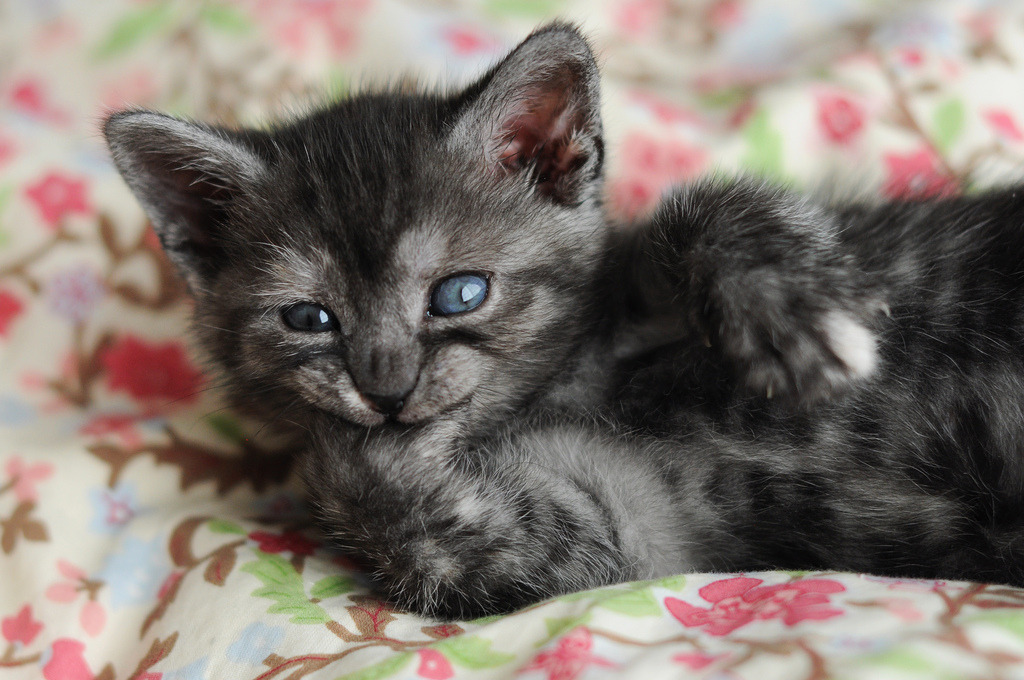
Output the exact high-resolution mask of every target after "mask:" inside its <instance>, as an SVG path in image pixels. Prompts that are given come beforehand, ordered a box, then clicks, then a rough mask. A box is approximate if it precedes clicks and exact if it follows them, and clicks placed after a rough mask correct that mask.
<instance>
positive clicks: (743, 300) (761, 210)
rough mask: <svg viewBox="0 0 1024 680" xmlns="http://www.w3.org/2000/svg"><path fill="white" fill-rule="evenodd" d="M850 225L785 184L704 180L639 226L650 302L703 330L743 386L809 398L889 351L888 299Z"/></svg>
mask: <svg viewBox="0 0 1024 680" xmlns="http://www.w3.org/2000/svg"><path fill="white" fill-rule="evenodd" d="M840 228H841V226H840V225H839V224H838V223H837V220H836V218H835V217H834V216H833V215H831V214H830V213H828V212H827V211H826V210H824V209H822V208H818V207H816V206H813V205H811V204H809V203H807V202H805V201H803V200H801V199H800V198H798V197H795V196H793V195H790V194H787V193H786V192H784V191H781V190H779V189H774V188H770V187H766V186H762V185H757V184H754V183H749V182H735V183H731V184H725V183H720V182H705V183H701V184H697V185H693V186H690V187H685V188H681V189H678V190H677V191H676V192H675V193H674V194H672V195H670V196H669V197H667V198H666V199H665V200H664V201H663V203H662V204H661V206H660V207H659V209H658V210H657V212H656V214H655V216H654V218H653V219H652V221H651V222H650V223H649V224H648V225H646V226H645V227H644V228H643V229H642V231H641V232H640V233H639V235H638V239H637V246H636V253H637V256H636V258H635V260H634V270H635V272H636V275H635V277H634V278H635V280H636V281H637V284H636V285H637V288H638V289H639V290H641V291H642V292H643V293H644V298H645V300H646V303H647V306H648V308H649V310H650V312H651V313H653V314H661V315H666V314H669V315H675V317H676V318H680V319H682V321H683V322H684V323H686V324H688V325H689V326H690V327H691V329H696V330H697V332H698V333H700V334H702V336H703V337H702V338H701V339H702V340H704V341H705V342H706V343H707V344H709V345H710V346H711V347H712V351H715V352H718V353H719V355H720V357H721V359H722V360H723V361H724V363H725V364H726V366H727V368H728V369H729V370H731V372H732V373H733V374H734V375H735V377H736V379H737V380H738V382H739V383H740V384H741V385H742V386H744V387H746V388H747V389H749V390H750V391H751V392H754V393H757V394H762V395H766V396H768V397H769V398H771V397H776V398H781V399H787V400H791V401H794V402H798V403H801V404H810V403H813V402H815V401H818V400H821V399H827V398H829V397H831V396H832V395H835V394H837V393H839V392H841V391H843V390H844V389H845V388H847V387H848V386H850V385H851V384H854V383H856V382H857V381H860V380H863V379H865V378H867V377H869V376H870V375H872V373H873V372H874V370H875V367H876V364H877V362H878V357H877V349H876V343H877V341H876V335H875V330H874V329H875V327H876V324H877V323H878V317H879V316H880V315H881V312H884V311H885V309H886V307H885V305H884V303H883V302H882V301H881V298H880V297H879V294H878V293H877V292H875V291H872V290H870V288H869V285H868V282H866V281H865V280H864V277H863V275H862V274H861V273H860V272H859V270H858V268H857V266H856V263H855V262H854V261H853V259H852V258H850V257H848V256H847V255H845V254H844V253H843V252H842V244H841V242H840V239H839V230H840Z"/></svg>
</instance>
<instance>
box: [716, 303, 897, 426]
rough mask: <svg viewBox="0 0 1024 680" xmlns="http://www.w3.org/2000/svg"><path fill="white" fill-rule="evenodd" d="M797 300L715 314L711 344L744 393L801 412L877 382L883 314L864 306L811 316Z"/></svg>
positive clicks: (881, 307) (878, 307)
mask: <svg viewBox="0 0 1024 680" xmlns="http://www.w3.org/2000/svg"><path fill="white" fill-rule="evenodd" d="M800 297H801V296H797V299H796V300H794V301H792V304H778V305H773V304H766V303H765V302H766V301H765V300H756V299H755V300H752V301H751V304H749V305H746V306H737V305H735V304H731V305H730V306H729V308H728V309H727V310H720V311H719V314H718V315H717V316H718V319H717V321H718V323H713V324H712V332H711V334H710V335H711V338H710V339H711V344H712V345H713V346H714V345H717V349H718V351H719V352H720V353H721V354H722V356H723V358H724V359H725V361H726V363H727V364H728V365H729V366H730V367H731V368H732V370H733V371H734V373H735V376H736V378H737V381H738V382H739V384H740V385H741V386H742V387H743V388H744V389H745V390H746V391H748V392H750V393H751V394H756V395H762V396H764V397H767V398H768V399H774V400H777V401H780V402H783V403H788V404H792V405H797V406H801V407H806V406H811V405H813V404H816V403H819V402H821V401H825V400H828V399H831V398H834V397H837V396H839V395H841V394H842V393H844V392H846V391H847V390H849V389H850V388H852V387H854V386H855V385H856V384H857V383H859V382H863V381H865V380H867V379H868V378H870V377H871V376H872V375H874V373H875V371H876V369H877V367H878V363H879V356H878V338H877V335H876V333H875V331H874V330H872V327H873V325H874V323H873V317H875V316H876V315H877V314H880V313H883V312H884V311H885V308H884V305H880V304H878V303H864V304H862V305H859V306H858V307H857V308H853V309H851V308H843V307H833V308H810V309H809V308H808V307H806V306H804V305H803V304H801V303H800V302H799V298H800ZM733 302H734V303H735V300H734V301H733Z"/></svg>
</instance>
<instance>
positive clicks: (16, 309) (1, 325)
mask: <svg viewBox="0 0 1024 680" xmlns="http://www.w3.org/2000/svg"><path fill="white" fill-rule="evenodd" d="M24 310H25V305H24V304H23V303H22V302H21V300H20V299H18V297H17V296H16V295H15V294H14V293H12V292H10V291H8V290H0V338H5V337H7V335H8V334H9V333H10V331H11V325H12V324H13V323H14V320H15V319H17V318H18V317H19V316H21V313H22V312H23V311H24Z"/></svg>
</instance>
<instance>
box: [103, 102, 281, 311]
mask: <svg viewBox="0 0 1024 680" xmlns="http://www.w3.org/2000/svg"><path fill="white" fill-rule="evenodd" d="M103 132H104V134H105V135H106V138H107V145H108V146H109V147H110V152H111V155H112V156H113V159H114V164H115V165H116V166H117V169H118V170H119V171H120V173H121V175H122V177H124V179H125V181H126V182H127V183H128V186H129V187H130V188H131V190H132V192H133V193H134V194H135V197H136V198H137V199H138V200H139V202H140V203H141V204H142V207H143V208H144V209H145V211H146V213H147V214H148V215H149V217H150V219H151V220H152V221H153V225H154V227H155V228H156V232H157V235H158V236H159V237H160V242H161V244H162V245H163V247H164V250H165V251H166V252H167V255H168V257H170V259H171V261H172V262H174V264H175V265H177V267H178V268H179V269H180V270H181V272H182V274H183V275H184V276H185V279H186V281H187V282H188V285H189V287H190V288H191V289H192V290H193V291H194V292H195V291H199V290H202V289H203V288H204V283H205V282H206V281H208V279H209V277H210V276H211V275H212V274H213V273H215V272H216V269H217V266H218V262H219V260H220V258H219V257H218V255H219V254H220V252H219V251H220V246H221V244H222V243H223V234H221V233H220V232H219V230H220V229H221V228H222V227H223V221H224V214H225V210H226V209H227V208H228V206H229V205H230V203H231V202H232V201H234V200H236V199H237V198H238V196H239V195H240V194H241V193H243V192H245V191H246V188H247V187H250V186H252V185H253V184H255V183H257V182H258V181H259V179H260V177H261V176H262V175H263V174H264V173H265V171H266V166H265V162H264V160H263V159H262V158H260V157H259V156H258V155H257V153H256V151H255V149H254V148H253V147H252V146H251V145H250V144H249V143H247V142H246V141H244V140H243V138H242V137H241V136H240V135H237V134H234V133H230V132H227V131H223V130H218V129H216V128H211V127H207V126H204V125H199V124H196V123H190V122H187V121H183V120H179V119H177V118H172V117H170V116H165V115H162V114H157V113H150V112H148V111H124V112H121V113H115V114H114V115H112V116H111V117H110V118H108V119H107V122H106V123H105V124H104V126H103Z"/></svg>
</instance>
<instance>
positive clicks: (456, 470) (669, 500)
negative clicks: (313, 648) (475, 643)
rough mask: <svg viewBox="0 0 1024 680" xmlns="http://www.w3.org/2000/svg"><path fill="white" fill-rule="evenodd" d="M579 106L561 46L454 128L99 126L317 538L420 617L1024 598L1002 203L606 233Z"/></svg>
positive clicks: (712, 191) (1016, 360)
mask: <svg viewBox="0 0 1024 680" xmlns="http://www.w3.org/2000/svg"><path fill="white" fill-rule="evenodd" d="M598 80H599V76H598V71H597V68H596V65H595V63H594V59H593V56H592V54H591V51H590V49H589V47H588V45H587V43H586V42H585V40H584V39H583V38H582V37H581V36H580V35H579V33H578V32H577V31H576V30H575V29H574V28H572V27H570V26H566V25H563V24H554V25H551V26H548V27H545V28H543V29H541V30H539V31H537V32H536V33H534V34H533V35H531V36H530V37H529V38H527V39H526V40H525V41H524V42H523V43H522V44H520V45H519V46H518V47H517V48H516V49H515V50H514V51H513V52H512V53H511V54H509V56H508V57H506V58H505V59H504V60H502V61H501V62H500V63H499V64H497V65H496V66H495V67H494V68H493V69H491V70H490V71H489V72H488V73H487V74H486V75H484V76H483V77H482V78H481V79H480V80H479V81H478V82H477V83H475V84H473V85H471V86H470V87H468V88H467V89H465V90H463V91H460V92H457V93H454V94H450V95H449V94H440V93H430V92H427V93H415V94H410V93H405V92H398V91H384V92H378V93H369V94H361V95H358V96H354V97H352V98H350V99H347V100H345V101H341V102H339V103H337V104H334V105H331V106H330V107H327V108H324V109H322V110H320V111H317V112H314V113H312V114H311V115H309V116H306V117H304V118H302V119H300V120H297V121H294V122H290V123H286V124H282V125H280V126H277V127H274V128H272V129H269V130H243V131H233V130H225V129H221V128H214V127H209V126H206V125H201V124H196V123H191V122H186V121H182V120H178V119H175V118H170V117H167V116H163V115H160V114H156V113H150V112H145V111H127V112H123V113H118V114H115V115H113V116H111V117H110V119H109V120H108V121H107V123H106V128H105V132H106V135H107V139H108V142H109V144H110V148H111V151H112V153H113V157H114V160H115V162H116V164H117V167H118V168H119V170H120V171H121V173H122V174H123V175H124V177H125V179H126V181H127V182H128V184H129V185H130V187H131V188H132V190H133V191H134V192H135V194H136V196H138V198H139V200H140V201H141V202H142V204H143V206H144V207H145V208H146V210H147V212H148V213H149V215H150V216H151V217H152V219H153V222H154V224H155V226H156V228H157V232H158V234H159V235H160V238H161V241H162V243H163V245H164V248H165V249H166V251H167V253H168V255H169V256H170V258H171V259H172V260H173V261H174V263H175V264H176V265H177V266H178V267H179V268H180V270H181V272H182V274H183V275H184V276H185V278H186V280H187V282H188V284H189V287H190V289H191V290H192V292H193V294H194V296H195V298H196V321H197V324H196V332H197V333H198V335H199V338H200V340H201V342H202V344H203V346H204V347H205V348H206V350H207V351H208V352H209V353H210V355H211V356H212V358H213V359H214V360H215V362H216V363H217V364H218V365H219V367H220V369H221V370H222V372H223V373H224V375H225V376H226V377H227V378H228V379H229V380H230V385H231V391H232V394H233V395H234V397H235V399H236V400H237V401H238V402H239V403H240V404H243V405H246V406H248V407H250V408H252V409H255V410H257V411H258V412H260V413H262V414H264V415H265V416H266V417H268V418H277V417H281V416H282V414H283V413H286V414H287V416H285V417H286V418H287V419H289V420H292V421H295V422H296V423H298V424H299V425H300V427H301V428H302V430H303V432H304V433H306V437H307V443H308V455H307V458H306V463H305V469H306V477H307V481H308V486H309V493H310V497H311V499H312V501H313V506H314V508H315V510H316V514H317V516H318V518H319V520H320V521H321V524H322V526H323V528H324V530H325V532H326V534H327V535H328V536H329V537H330V538H331V539H333V540H334V541H335V542H336V544H337V545H339V546H341V547H342V548H344V549H346V550H347V551H348V552H349V553H351V554H352V555H354V556H355V557H356V558H357V559H359V560H360V561H362V562H363V563H364V564H365V565H366V566H367V568H368V569H369V570H370V571H371V573H373V574H374V575H375V576H376V578H377V579H378V581H379V584H380V588H381V589H382V591H383V592H384V593H385V594H386V595H387V596H388V597H390V598H392V599H393V601H394V602H395V603H397V604H398V605H400V606H402V607H406V608H409V609H413V610H417V611H420V612H424V613H426V614H430V615H434V616H439V617H446V618H459V617H469V616H476V615H480V614H487V613H495V612H504V611H509V610H512V609H515V608H517V607H520V606H522V605H524V604H527V603H530V602H533V601H536V600H538V599H541V598H544V597H548V596H551V595H556V594H559V593H565V592H569V591H573V590H577V589H582V588H589V587H594V586H599V585H604V584H608V583H613V582H617V581H623V580H628V579H639V578H648V577H655V576H660V575H667V574H672V573H677V572H683V571H693V570H715V571H728V570H748V569H766V568H782V567H785V568H804V569H844V570H859V571H871V572H875V573H881V574H896V575H902V576H918V577H946V578H970V579H991V580H997V581H1003V582H1009V583H1015V584H1020V585H1024V554H1022V553H1024V541H1022V540H1021V539H1024V532H1022V529H1024V527H1022V521H1024V520H1022V518H1024V513H1022V512H1021V511H1022V505H1021V502H1022V499H1024V492H1022V481H1024V474H1022V472H1021V464H1022V460H1024V457H1022V455H1021V448H1022V444H1024V413H1022V409H1024V361H1022V357H1021V347H1022V340H1024V316H1022V313H1021V312H1022V310H1024V266H1022V265H1021V263H1022V262H1024V231H1022V224H1024V194H1022V193H1021V192H1020V191H1018V190H1016V189H1007V190H1003V191H997V192H993V193H990V194H986V195H982V196H978V197H974V198H960V199H949V200H937V201H931V202H919V203H912V202H906V203H895V204H887V205H880V206H869V205H859V204H848V205H831V204H816V203H814V202H811V201H809V200H807V199H803V198H800V197H797V196H794V195H791V194H789V193H786V192H784V191H781V190H778V189H774V188H771V187H767V186H763V185H761V184H758V183H754V182H749V181H735V182H715V181H705V182H700V183H697V184H695V185H693V186H689V187H682V188H679V189H678V190H676V191H675V192H674V193H673V194H672V195H670V196H668V197H667V198H666V199H665V200H664V201H663V203H662V205H661V206H660V208H659V209H658V211H657V213H656V214H655V216H654V218H653V219H652V220H651V221H650V222H649V223H646V224H641V225H637V226H636V227H635V228H632V229H621V228H615V227H613V226H611V225H609V223H608V221H607V220H606V218H605V215H604V213H603V209H602V190H603V187H602V165H603V155H604V152H603V144H602V132H601V122H600V117H599V97H598Z"/></svg>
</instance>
